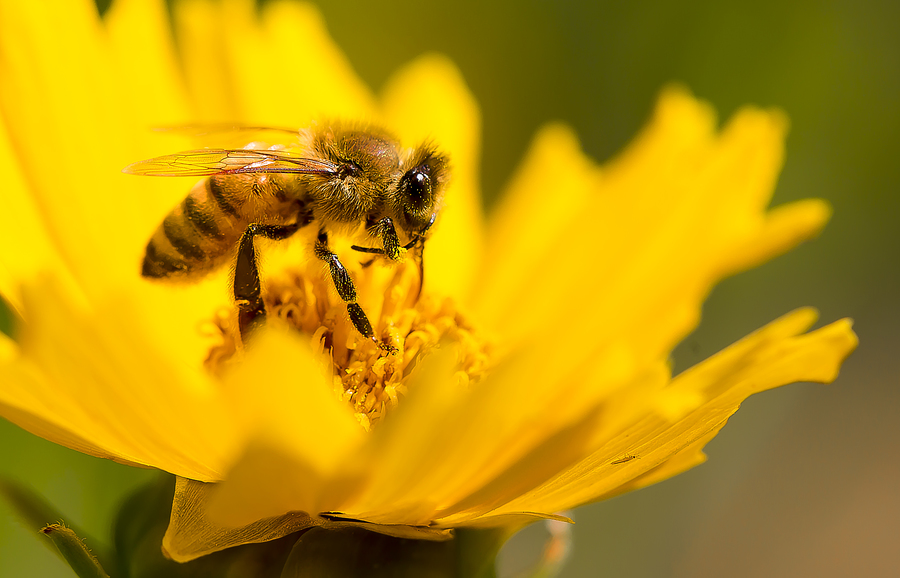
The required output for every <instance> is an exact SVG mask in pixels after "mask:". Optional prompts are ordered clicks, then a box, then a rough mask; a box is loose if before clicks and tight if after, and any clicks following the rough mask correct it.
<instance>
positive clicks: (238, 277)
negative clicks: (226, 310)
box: [232, 222, 302, 341]
mask: <svg viewBox="0 0 900 578" xmlns="http://www.w3.org/2000/svg"><path fill="white" fill-rule="evenodd" d="M301 226H302V223H300V222H297V223H293V224H291V225H262V224H259V223H251V224H250V225H248V226H247V230H245V231H244V234H243V235H241V240H240V242H239V243H238V251H237V260H236V261H235V264H234V281H233V283H232V289H233V291H234V303H235V305H237V308H238V329H239V330H240V332H241V339H242V340H244V341H246V340H247V337H248V336H249V335H250V333H252V331H253V329H255V328H256V327H257V326H258V325H259V324H260V323H261V322H262V321H263V320H265V316H266V306H265V304H264V303H263V298H262V285H261V283H260V280H259V264H258V262H257V259H256V244H255V243H254V239H255V238H256V237H257V236H260V235H261V236H263V237H266V238H267V239H273V240H276V241H278V240H281V239H287V238H288V237H290V236H291V235H293V234H294V233H296V232H297V229H299V228H300V227H301Z"/></svg>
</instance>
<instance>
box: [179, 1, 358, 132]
mask: <svg viewBox="0 0 900 578" xmlns="http://www.w3.org/2000/svg"><path fill="white" fill-rule="evenodd" d="M175 15H176V26H177V31H178V38H179V40H180V42H181V44H182V47H183V50H182V53H183V54H184V57H185V60H184V63H185V68H186V72H187V74H186V77H187V79H188V82H189V86H190V89H191V94H193V95H194V100H195V109H196V114H197V118H200V119H201V120H204V121H207V122H235V121H237V122H244V123H249V124H252V125H261V124H262V125H266V124H271V125H273V126H276V127H285V128H303V127H306V126H309V124H310V123H311V122H313V121H321V120H327V119H330V118H341V117H348V116H349V117H353V118H358V117H359V116H361V115H362V116H366V115H371V114H372V112H373V111H374V108H375V107H374V98H373V97H372V95H371V92H370V91H369V89H368V88H367V87H366V86H365V85H364V84H363V83H362V82H361V81H360V80H359V78H358V77H357V76H356V74H355V73H354V72H353V70H352V68H351V67H350V64H349V62H348V61H347V59H346V57H344V55H343V54H342V53H341V51H340V50H338V48H337V47H336V46H335V45H334V43H333V42H332V40H331V38H330V37H329V36H328V34H327V32H326V30H325V25H324V22H323V21H322V17H321V15H320V14H319V12H318V10H317V9H316V8H314V7H313V6H311V5H308V4H300V3H296V2H283V1H281V2H269V3H266V5H265V6H264V7H263V8H262V15H261V19H262V20H261V22H260V16H259V15H258V14H257V11H256V4H255V3H254V2H252V1H250V0H229V1H227V2H225V3H224V6H223V9H221V10H220V9H219V8H218V6H217V4H216V3H214V2H208V1H205V0H192V1H190V2H182V3H179V4H178V5H177V6H176V10H175ZM290 63H300V64H299V66H290ZM273 83H277V85H278V96H277V97H276V98H272V96H271V94H272V93H271V91H269V90H260V87H268V86H271V85H272V84H273Z"/></svg>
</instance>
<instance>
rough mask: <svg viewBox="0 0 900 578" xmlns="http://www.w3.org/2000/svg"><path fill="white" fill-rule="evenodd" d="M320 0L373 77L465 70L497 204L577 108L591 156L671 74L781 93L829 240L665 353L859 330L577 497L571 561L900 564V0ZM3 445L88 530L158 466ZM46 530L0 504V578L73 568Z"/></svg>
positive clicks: (781, 264) (14, 465)
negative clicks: (554, 126) (557, 124)
mask: <svg viewBox="0 0 900 578" xmlns="http://www.w3.org/2000/svg"><path fill="white" fill-rule="evenodd" d="M106 4H108V2H101V9H103V8H104V7H105V5H106ZM320 9H321V10H322V12H323V13H324V16H325V19H326V21H327V23H328V26H329V29H330V31H331V34H332V35H333V37H334V38H335V40H336V41H337V43H338V45H339V46H341V47H342V48H343V50H344V51H345V52H346V54H347V55H348V57H349V59H350V61H351V62H352V63H353V65H354V66H355V67H356V70H357V71H358V73H359V74H360V76H361V77H362V78H363V79H364V80H366V81H367V82H368V83H369V84H370V85H371V86H372V87H374V88H375V89H378V88H379V87H380V86H381V85H382V84H383V83H384V82H385V80H386V79H387V78H388V76H389V75H390V74H391V73H392V72H393V71H394V70H396V69H397V68H398V67H399V66H401V65H403V64H404V63H406V62H408V61H409V60H411V59H413V58H414V57H416V56H417V55H419V54H421V53H423V52H428V51H439V52H442V53H445V54H447V55H449V56H450V57H451V58H452V59H453V60H454V61H455V62H456V63H457V64H458V66H459V67H460V68H461V70H462V72H463V74H464V76H465V78H466V79H467V81H468V83H469V86H470V88H471V90H472V92H473V93H474V95H475V97H476V98H477V100H478V101H479V102H480V104H481V112H482V118H483V129H484V130H483V135H484V140H483V157H482V173H481V174H482V186H483V190H484V192H485V195H486V197H487V203H488V206H490V204H491V202H492V201H493V200H494V199H496V197H497V195H498V194H499V193H500V191H502V189H503V186H504V183H505V182H506V179H507V178H508V177H509V175H510V173H511V172H512V171H513V170H514V168H515V166H516V163H517V162H518V160H519V159H520V158H521V157H522V155H523V153H524V151H525V148H526V146H527V145H528V143H529V141H530V139H531V137H532V136H533V134H534V132H535V131H536V129H537V128H538V127H539V126H540V125H541V124H543V123H545V122H547V121H550V120H562V121H565V122H567V123H569V124H571V125H572V126H573V127H574V128H575V130H576V131H577V133H578V134H579V136H580V138H581V140H582V143H583V146H584V149H585V151H586V152H587V153H588V154H589V155H590V156H592V157H593V158H595V159H597V160H598V161H601V162H602V161H604V160H606V159H608V158H610V157H611V156H613V155H614V154H615V153H616V152H617V151H618V150H620V149H621V148H622V147H623V146H624V145H625V144H626V143H627V142H628V141H629V139H630V138H631V137H632V136H633V135H634V134H635V133H636V132H637V131H638V129H639V128H640V127H641V126H642V124H643V123H644V122H645V120H646V119H647V118H648V115H649V113H650V111H651V108H652V105H653V103H654V101H655V99H656V96H657V94H658V92H659V90H660V88H661V87H662V86H663V85H665V84H666V83H669V82H671V81H678V82H682V83H684V84H686V85H687V86H688V87H690V88H691V90H692V91H693V92H694V93H695V94H696V95H697V96H699V97H700V98H703V99H705V100H708V101H709V102H711V103H712V104H713V105H714V106H715V107H716V109H718V111H719V112H720V118H722V119H727V118H728V117H729V116H730V115H731V114H732V113H733V112H734V111H735V110H736V108H738V107H739V106H741V105H742V104H745V103H754V104H758V105H763V106H778V107H780V108H782V109H784V110H785V111H786V112H787V113H788V115H789V117H790V119H791V132H790V136H789V139H788V143H787V162H786V165H785V168H784V172H783V173H782V176H781V179H780V182H779V185H778V188H777V190H776V191H775V197H774V200H773V204H776V205H777V204H781V203H784V202H787V201H792V200H795V199H800V198H805V197H821V198H825V199H828V200H829V201H830V202H831V203H832V205H833V206H834V217H833V219H832V221H831V223H830V224H829V225H828V227H827V228H826V229H825V231H824V233H823V234H822V235H821V237H820V238H818V239H816V240H814V241H811V242H809V243H807V244H805V245H803V246H801V247H800V248H798V249H796V250H795V251H793V252H791V253H790V254H788V255H785V256H782V257H780V258H778V259H776V260H774V261H772V262H771V263H768V264H766V265H764V266H762V267H760V268H758V269H755V270H753V271H750V272H747V273H743V274H741V275H739V276H737V277H735V278H732V279H728V280H726V281H724V282H723V283H722V284H720V285H719V286H718V287H717V288H716V290H715V291H714V292H713V294H712V296H711V297H710V299H709V300H708V302H707V303H706V306H705V309H704V319H703V323H702V326H701V327H700V328H699V329H698V330H697V331H696V332H695V333H694V334H692V335H691V336H689V337H688V338H687V340H686V341H685V342H684V343H683V344H682V345H681V346H680V347H679V348H678V350H677V351H676V352H675V356H674V357H675V366H676V370H681V369H684V368H686V367H689V366H690V365H693V364H694V363H696V362H698V361H700V360H702V359H704V358H706V357H708V356H709V355H711V354H713V353H715V352H716V351H718V350H719V349H721V348H722V347H724V346H726V345H727V344H729V343H731V342H733V341H735V340H736V339H739V338H740V337H742V336H744V335H745V334H747V333H748V332H750V331H752V330H754V329H756V328H757V327H759V326H761V325H763V324H765V323H766V322H768V321H770V320H772V319H774V318H776V317H778V316H779V315H781V314H783V313H785V312H787V311H789V310H791V309H794V308H796V307H799V306H802V305H813V306H815V307H817V308H819V310H820V311H821V314H822V320H823V321H824V322H830V321H832V320H835V319H838V318H840V317H845V316H849V317H852V318H854V319H855V320H856V325H855V328H856V330H857V332H858V334H859V337H860V342H861V344H860V347H859V349H858V350H857V352H856V353H855V354H854V355H853V356H852V357H851V358H850V359H849V360H848V361H847V363H846V364H845V366H844V370H843V372H842V374H841V377H840V378H839V379H838V381H837V382H836V383H834V384H832V385H828V386H821V385H810V384H798V385H793V386H790V387H786V388H782V389H780V390H776V391H773V392H768V393H766V394H763V395H760V396H757V397H754V398H751V399H750V400H749V401H748V402H746V403H745V404H744V407H743V408H742V409H741V410H740V411H739V412H738V413H737V414H736V415H735V417H734V418H732V420H731V422H730V423H729V424H728V426H727V427H725V429H724V430H723V431H722V433H721V434H720V435H719V436H718V437H717V438H716V439H715V440H714V441H713V442H712V443H710V444H709V446H708V448H707V453H708V455H709V457H710V459H709V461H708V462H707V463H706V464H704V465H702V466H700V467H698V468H696V469H694V470H692V471H690V472H688V473H686V474H684V475H681V476H678V477H677V478H675V479H672V480H669V481H666V482H663V483H661V484H659V485H657V486H654V487H651V488H648V489H645V490H642V491H639V492H636V493H633V494H630V495H625V496H621V497H618V498H615V499H613V500H610V501H607V502H603V503H598V504H593V505H589V506H586V507H582V508H580V509H578V510H576V511H575V512H574V514H573V517H574V518H575V521H576V525H575V527H574V528H573V530H574V542H573V553H572V557H571V559H570V561H569V563H568V564H567V566H566V567H565V569H564V571H563V573H562V576H565V577H582V576H585V577H586V576H615V577H623V576H626V577H659V576H678V577H706V576H710V577H713V576H715V577H720V576H729V577H751V576H767V577H775V576H797V575H800V574H805V575H815V576H820V577H830V576H835V577H837V576H868V577H877V576H898V575H900V548H898V544H900V419H897V416H898V415H900V387H898V386H900V361H898V359H900V356H898V355H897V352H900V332H898V327H900V305H898V296H900V263H898V261H900V226H898V219H900V195H898V191H900V162H898V160H897V156H898V154H900V30H898V23H900V4H898V3H896V2H892V1H889V0H883V1H867V0H856V1H852V2H851V1H849V0H829V1H821V0H815V1H813V0H799V1H793V2H785V1H784V0H754V1H752V2H751V1H749V0H743V1H732V2H717V1H713V0H701V1H697V2H684V1H680V2H674V1H673V2H670V1H631V2H580V3H575V2H556V3H553V4H551V3H549V2H534V1H532V2H523V1H518V2H512V1H502V2H492V3H484V2H480V1H475V0H457V1H456V2H443V3H434V4H423V3H421V2H413V1H405V0H396V1H393V2H388V3H383V4H382V3H379V5H378V6H376V5H375V3H369V2H364V1H362V0H331V1H329V2H327V3H323V4H322V5H321V6H320ZM285 64H286V71H287V70H289V67H290V62H286V63H285ZM0 455H2V460H0V475H5V476H10V477H13V478H14V479H20V480H28V482H29V483H31V484H32V485H33V486H34V487H35V488H36V489H37V490H38V491H39V492H41V493H42V494H44V495H45V496H46V497H47V498H48V499H49V500H50V501H51V502H53V503H54V504H56V505H58V506H59V507H60V509H61V510H62V511H63V512H64V513H65V514H66V516H67V520H70V521H72V522H75V523H78V524H80V525H81V526H82V527H84V528H86V529H88V530H89V531H91V532H92V533H93V534H96V535H101V536H103V535H106V534H107V532H108V526H109V523H110V519H111V517H112V514H113V512H114V511H115V509H116V506H117V504H118V502H119V500H120V499H121V498H122V496H123V495H125V494H126V493H127V492H128V491H129V490H131V489H133V488H134V487H136V486H137V485H139V484H141V483H143V482H145V481H146V480H148V479H150V478H151V477H152V472H150V471H144V470H138V469H133V468H127V467H121V466H117V465H115V464H113V463H110V462H107V461H103V460H97V459H93V458H89V457H86V456H82V455H80V454H77V453H75V452H71V451H68V450H65V449H63V448H60V447H56V446H54V445H52V444H49V443H47V442H44V441H42V440H40V439H37V438H34V437H32V436H30V435H28V434H25V433H24V432H22V431H20V430H18V429H17V428H16V427H14V426H12V425H10V424H9V423H7V422H5V421H3V422H0ZM30 534H34V536H32V535H30ZM38 538H39V536H37V533H36V531H29V530H26V529H24V528H23V526H21V525H20V524H19V523H18V522H17V520H16V519H14V518H13V516H12V513H11V511H10V510H9V508H8V507H7V506H6V505H5V504H3V503H0V576H4V577H5V576H42V577H48V578H49V577H55V576H60V577H61V576H71V575H72V574H71V571H70V570H68V569H67V567H65V566H64V565H63V564H62V563H61V562H59V561H58V560H56V558H55V557H54V556H53V555H52V554H50V553H49V551H47V550H46V548H45V547H44V545H43V544H41V542H40V541H39V539H38Z"/></svg>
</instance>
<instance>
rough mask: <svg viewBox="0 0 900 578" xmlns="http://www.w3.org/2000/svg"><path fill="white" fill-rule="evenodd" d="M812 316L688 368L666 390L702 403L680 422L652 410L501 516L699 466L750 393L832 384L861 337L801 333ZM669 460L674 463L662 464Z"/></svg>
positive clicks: (846, 330)
mask: <svg viewBox="0 0 900 578" xmlns="http://www.w3.org/2000/svg"><path fill="white" fill-rule="evenodd" d="M815 318H816V315H815V312H814V311H813V310H811V309H800V310H797V311H795V312H793V313H790V314H788V315H786V316H784V317H782V318H780V319H778V320H776V321H773V322H772V323H770V324H769V325H767V326H765V327H764V328H762V329H760V330H759V331H757V332H755V333H753V334H751V335H749V336H747V337H746V338H744V339H743V340H741V341H739V342H737V343H735V344H734V345H732V346H731V347H729V348H727V349H725V350H723V351H722V352H720V353H718V354H717V355H715V356H713V357H712V358H710V359H708V360H707V361H705V362H703V363H701V364H699V365H697V366H695V367H694V368H692V369H690V370H688V371H685V372H684V373H682V374H681V375H679V376H678V377H676V378H675V379H673V380H672V383H671V385H669V386H668V387H667V388H666V389H665V390H663V391H672V392H675V393H683V394H686V395H687V396H689V397H691V398H693V399H696V400H698V402H697V403H696V404H695V406H694V408H693V409H691V410H688V411H685V412H683V415H682V416H680V418H679V419H677V420H676V421H670V419H667V417H665V416H664V412H662V413H660V412H657V413H656V414H654V413H649V414H648V415H647V417H645V418H644V419H641V420H640V421H637V422H635V423H633V424H632V425H630V426H629V427H626V428H624V429H622V430H621V431H619V432H616V433H615V435H611V436H610V437H609V441H608V443H607V444H605V445H604V446H603V447H602V448H601V449H599V450H598V451H596V452H594V453H593V454H592V455H591V456H590V457H588V458H587V459H585V460H584V461H582V462H581V463H579V464H578V465H577V466H575V467H573V468H571V469H569V470H568V471H565V472H563V473H561V474H560V475H559V476H558V477H557V478H556V479H554V480H552V481H551V482H549V483H547V484H544V485H543V486H542V487H540V488H538V489H536V490H535V491H533V492H530V493H528V494H525V495H523V496H522V497H520V498H518V499H516V500H513V501H512V502H510V503H509V504H507V505H505V506H503V507H502V508H499V509H498V510H497V512H496V513H503V512H514V511H519V510H526V511H534V510H537V511H558V510H562V509H566V508H570V507H574V506H576V505H579V504H584V503H587V502H590V501H593V500H597V499H600V498H602V497H606V496H608V495H614V494H615V493H619V492H620V491H622V489H623V488H630V487H632V485H633V486H634V487H638V486H639V485H644V484H645V483H651V482H653V481H659V480H661V479H663V474H665V473H669V474H672V475H674V474H675V473H679V472H680V471H683V470H684V469H686V468H687V467H689V466H691V465H696V464H697V463H700V462H701V461H702V457H701V456H700V455H699V450H700V449H702V447H703V445H704V444H705V443H706V441H708V440H709V439H711V437H712V436H713V435H714V433H715V432H716V431H718V430H719V428H721V427H722V425H723V424H724V423H725V421H726V420H727V419H728V417H729V416H731V414H733V413H734V412H735V411H737V409H738V407H739V406H740V404H741V402H742V401H743V400H744V399H746V398H747V397H748V396H750V395H751V394H753V393H757V392H759V391H763V390H765V389H770V388H773V387H778V386H780V385H784V384H787V383H793V382H797V381H815V382H821V383H828V382H831V381H832V380H834V379H835V378H836V377H837V372H838V369H839V367H840V364H841V363H842V362H843V360H844V358H845V357H846V356H847V355H849V353H850V352H851V351H852V350H853V349H854V348H855V347H856V344H857V339H856V336H855V335H854V333H853V331H852V330H851V329H850V322H849V321H848V320H842V321H837V322H835V323H832V324H831V325H828V326H825V327H823V328H821V329H817V330H815V331H812V332H810V333H802V332H803V331H804V330H805V329H806V328H808V327H809V326H810V325H811V324H812V323H813V322H814V321H815ZM669 460H674V461H673V463H672V464H671V465H669V466H664V465H663V464H665V463H666V462H667V461H669ZM657 468H658V469H657ZM654 470H655V473H654ZM642 476H646V477H645V478H644V481H643V482H641V481H640V479H641V477H642Z"/></svg>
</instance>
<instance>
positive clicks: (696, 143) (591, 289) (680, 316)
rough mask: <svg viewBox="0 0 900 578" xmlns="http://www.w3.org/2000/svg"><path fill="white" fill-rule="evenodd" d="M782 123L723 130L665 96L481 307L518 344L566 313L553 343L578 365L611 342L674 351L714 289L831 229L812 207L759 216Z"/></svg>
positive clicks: (677, 94)
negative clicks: (539, 255)
mask: <svg viewBox="0 0 900 578" xmlns="http://www.w3.org/2000/svg"><path fill="white" fill-rule="evenodd" d="M785 126H786V122H785V120H784V118H783V116H782V115H781V114H780V113H777V112H766V111H762V110H759V109H753V108H746V109H743V110H742V111H740V112H738V114H737V115H735V118H734V119H733V120H732V121H731V122H730V123H729V124H728V126H727V127H726V128H725V130H724V131H723V132H722V134H721V135H717V134H716V132H715V129H714V119H713V115H712V112H711V110H710V109H709V107H708V106H707V105H705V104H702V103H700V102H698V101H696V100H694V99H693V98H692V97H691V96H690V95H688V94H686V93H685V92H684V91H682V90H680V89H670V90H668V91H666V92H665V93H664V94H663V95H662V97H661V98H660V102H659V105H658V108H657V111H656V114H655V116H654V119H653V121H652V122H651V123H650V125H649V126H648V128H647V129H646V130H645V132H644V134H643V135H641V136H640V137H639V138H638V139H637V140H636V141H635V142H634V143H633V144H632V145H631V146H630V147H629V148H628V149H627V150H626V152H625V153H623V154H622V155H621V157H620V158H618V159H617V160H615V161H614V162H612V163H611V164H610V165H609V166H608V167H607V168H606V169H605V170H604V171H603V173H602V177H601V179H600V181H599V184H598V185H597V186H596V189H595V191H594V193H593V194H592V195H591V197H590V200H589V202H588V203H587V205H586V206H584V207H583V209H582V210H581V211H580V212H579V213H578V214H577V218H576V219H575V220H572V221H571V222H570V223H569V225H568V226H567V227H563V228H561V229H560V230H562V231H563V234H562V235H561V236H557V238H548V239H547V241H546V242H547V245H548V247H549V249H548V250H547V254H548V255H550V256H551V257H550V258H549V259H547V260H536V261H535V264H534V266H533V267H532V270H531V271H530V272H529V274H528V275H527V276H525V277H523V278H527V279H529V282H528V283H527V284H523V285H522V286H521V287H520V289H519V290H518V291H515V292H514V293H511V292H510V290H506V289H497V290H495V289H492V288H488V289H487V290H486V294H489V295H506V296H507V297H508V298H507V299H506V301H505V302H502V301H501V300H500V299H499V298H495V299H493V300H492V301H491V302H490V303H489V304H484V305H482V306H481V307H479V311H480V312H483V313H484V314H485V315H487V316H488V317H489V318H490V319H493V320H494V323H495V324H497V325H498V326H499V327H502V328H503V329H504V333H506V332H507V331H508V332H511V335H512V337H513V338H514V339H515V338H517V337H519V338H524V337H525V336H544V335H552V334H554V333H555V332H556V331H557V330H558V326H559V323H560V321H559V320H560V318H561V316H562V317H563V318H564V319H565V320H566V326H567V335H568V339H567V340H566V341H565V342H564V343H561V342H552V341H551V342H550V343H549V344H548V345H549V346H550V347H551V348H552V347H554V346H558V347H559V348H560V349H559V350H558V354H559V355H565V356H566V357H567V358H568V359H569V360H570V362H571V363H573V364H577V363H579V360H588V359H590V357H591V356H593V355H594V354H595V352H596V351H597V349H598V348H602V347H606V346H608V345H609V344H612V343H620V344H623V345H626V346H628V347H630V348H631V349H632V351H634V352H635V355H638V356H639V357H640V358H642V359H653V358H657V359H658V358H660V356H665V355H667V353H668V351H669V350H671V348H672V347H673V346H674V344H675V343H677V341H678V340H679V339H681V338H682V337H683V336H684V335H685V334H686V333H687V332H688V331H690V330H691V329H692V328H693V327H694V326H695V325H696V323H697V320H698V319H699V315H700V304H701V302H702V300H703V298H704V297H705V296H706V294H707V293H708V292H709V290H710V288H711V286H712V284H713V283H715V282H716V281H718V280H719V279H721V278H722V277H724V276H726V275H728V274H731V273H734V272H736V271H737V270H739V269H741V268H746V267H748V266H750V265H752V264H756V263H758V262H760V261H762V260H764V259H766V258H769V257H771V256H773V255H774V254H777V253H779V252H782V251H784V250H786V249H788V248H789V247H790V246H792V245H793V244H795V243H796V242H798V241H799V240H802V239H804V238H808V237H810V236H812V235H813V234H815V233H816V232H817V231H818V230H819V228H820V227H821V226H822V225H823V224H824V221H825V219H826V218H827V215H828V212H827V209H826V208H825V206H824V205H823V204H821V203H820V202H817V201H806V202H803V203H802V204H800V205H789V206H788V207H785V208H781V209H779V210H777V211H775V212H773V213H771V214H767V213H766V212H765V210H764V209H765V205H766V204H767V202H768V200H769V198H770V196H771V194H772V190H773V188H774V183H775V179H776V176H777V173H778V170H779V168H780V166H781V159H782V155H783V138H784V131H785ZM530 158H535V157H534V156H532V157H530ZM533 162H535V161H533ZM585 172H587V173H588V175H589V173H590V171H589V170H586V171H585ZM586 178H587V177H586ZM523 190H524V188H523ZM726 191H727V193H724V192H726ZM519 194H520V195H522V194H525V193H519ZM532 196H533V198H534V201H533V203H535V204H538V203H539V202H540V196H539V195H538V194H537V193H532ZM514 202H519V201H514ZM523 203H524V201H523ZM533 210H535V211H536V210H537V209H533ZM503 259H504V257H503V256H498V257H495V258H494V259H493V262H497V261H502V260H503ZM520 260H521V259H520ZM573 297H574V298H573ZM560 304H570V305H568V307H565V306H564V308H563V309H562V310H560ZM526 311H527V314H526V313H524V312H526ZM639 361H640V360H639Z"/></svg>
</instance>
